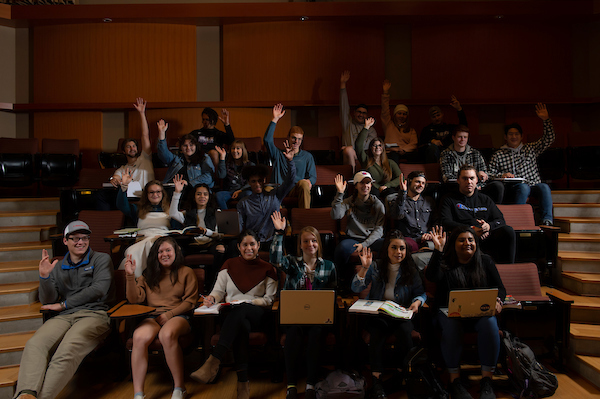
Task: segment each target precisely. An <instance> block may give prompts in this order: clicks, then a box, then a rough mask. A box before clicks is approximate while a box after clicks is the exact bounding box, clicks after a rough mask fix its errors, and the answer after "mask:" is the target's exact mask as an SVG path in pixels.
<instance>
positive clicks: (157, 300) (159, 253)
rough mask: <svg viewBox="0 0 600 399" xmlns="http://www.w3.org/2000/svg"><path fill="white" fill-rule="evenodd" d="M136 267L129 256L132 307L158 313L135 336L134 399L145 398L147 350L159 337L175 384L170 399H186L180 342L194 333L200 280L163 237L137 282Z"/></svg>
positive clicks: (127, 270)
mask: <svg viewBox="0 0 600 399" xmlns="http://www.w3.org/2000/svg"><path fill="white" fill-rule="evenodd" d="M135 263H136V262H135V260H132V259H131V255H128V256H127V261H126V262H125V275H126V278H127V300H128V301H129V302H131V303H142V302H145V303H146V304H148V306H152V307H154V308H156V311H155V312H154V313H153V314H151V315H150V316H149V317H147V318H146V319H144V320H143V321H142V322H141V323H140V324H139V325H138V327H137V328H136V329H135V331H134V332H133V349H132V351H131V374H132V377H133V389H134V392H135V396H134V399H143V398H144V381H145V379H146V371H147V370H148V346H149V345H150V343H152V341H154V339H155V338H156V336H157V335H158V339H159V340H160V342H161V344H162V346H163V349H164V351H165V358H166V360H167V365H168V366H169V370H171V374H172V375H173V381H174V383H175V388H174V390H173V395H172V396H171V399H183V398H185V396H186V391H185V383H184V375H183V353H182V351H181V347H180V346H179V342H178V339H179V336H181V335H183V334H187V333H189V332H190V330H191V326H190V316H191V312H192V310H193V309H194V308H195V307H196V302H197V301H198V280H197V279H196V276H195V274H194V272H193V271H192V269H190V268H189V267H187V266H183V265H182V263H183V255H182V253H181V248H179V245H177V243H176V242H175V240H174V239H173V238H172V237H160V238H159V239H157V240H156V241H155V242H154V245H152V248H151V249H150V254H149V255H148V265H147V267H146V269H145V270H144V272H143V273H142V275H141V276H140V277H138V278H137V280H136V278H135V268H136V264H135Z"/></svg>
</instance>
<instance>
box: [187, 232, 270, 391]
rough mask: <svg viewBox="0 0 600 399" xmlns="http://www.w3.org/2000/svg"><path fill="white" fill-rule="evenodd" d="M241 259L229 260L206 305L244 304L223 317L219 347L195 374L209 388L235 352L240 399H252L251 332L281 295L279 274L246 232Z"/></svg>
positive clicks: (255, 237) (226, 312) (223, 314)
mask: <svg viewBox="0 0 600 399" xmlns="http://www.w3.org/2000/svg"><path fill="white" fill-rule="evenodd" d="M240 239H241V241H240V243H239V244H238V249H239V251H240V256H239V257H237V258H233V259H229V260H227V261H226V262H225V263H224V264H223V267H222V268H221V271H220V272H219V275H218V277H217V282H216V283H215V287H214V288H213V290H212V292H211V293H210V295H209V296H207V297H206V298H205V299H204V304H205V305H207V306H212V305H213V304H215V303H219V302H221V301H223V300H224V301H225V302H232V301H238V300H240V301H244V303H241V304H239V305H235V306H231V307H229V309H227V310H226V311H224V312H222V313H221V319H222V324H221V333H220V336H219V343H218V344H217V346H215V347H214V349H213V351H212V354H211V355H210V357H209V358H208V359H207V360H206V362H205V363H204V365H202V367H200V368H199V369H198V370H196V371H194V372H193V373H192V374H191V377H192V379H194V380H196V381H198V382H201V383H203V384H207V383H209V382H211V381H212V380H214V379H215V377H216V376H217V373H218V371H219V365H220V364H221V361H222V360H223V359H224V357H225V355H226V354H227V352H229V351H230V350H233V357H234V359H235V366H234V367H235V371H236V372H237V380H238V383H237V397H238V399H248V398H249V397H250V385H249V383H248V344H249V336H250V332H251V331H256V330H257V329H258V328H260V327H261V326H262V325H263V324H264V318H265V316H266V315H267V313H268V310H269V308H270V306H271V304H272V303H273V298H274V297H275V293H276V292H277V273H276V271H275V269H274V267H273V266H272V265H271V264H270V263H268V262H265V261H264V260H262V259H260V258H259V257H258V249H259V242H258V237H257V236H256V234H255V233H254V232H252V231H250V230H245V231H244V232H242V233H241V234H240Z"/></svg>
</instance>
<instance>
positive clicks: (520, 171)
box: [489, 103, 556, 226]
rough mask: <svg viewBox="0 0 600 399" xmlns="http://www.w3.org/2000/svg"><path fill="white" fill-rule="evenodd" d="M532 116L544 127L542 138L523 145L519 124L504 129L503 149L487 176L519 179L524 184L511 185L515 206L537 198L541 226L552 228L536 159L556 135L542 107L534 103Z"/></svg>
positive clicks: (549, 205) (549, 203)
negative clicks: (504, 141) (504, 142)
mask: <svg viewBox="0 0 600 399" xmlns="http://www.w3.org/2000/svg"><path fill="white" fill-rule="evenodd" d="M535 112H536V114H537V116H538V117H539V118H540V119H541V120H542V121H543V124H544V134H543V136H542V138H540V139H539V140H537V141H534V142H533V143H528V144H523V142H522V139H523V129H522V128H521V126H520V125H519V124H517V123H513V124H512V125H506V126H504V139H505V140H506V145H504V146H502V147H500V149H499V150H498V151H496V152H495V153H494V155H492V159H491V161H490V168H489V169H490V174H491V175H492V176H494V177H522V178H523V179H524V180H525V182H524V183H520V184H515V185H514V188H513V190H512V191H514V196H515V203H517V204H524V203H526V202H527V198H528V197H529V194H530V193H531V194H532V195H534V196H536V197H538V198H539V201H540V210H541V213H542V224H543V225H546V226H552V223H553V218H552V193H551V191H550V187H549V186H548V185H547V184H546V183H542V179H541V178H540V171H539V169H538V165H537V158H538V157H539V156H540V155H541V154H542V152H544V151H545V150H546V149H547V148H548V147H550V145H552V143H553V142H554V139H555V138H556V134H555V133H554V127H553V126H552V120H550V117H549V116H548V110H547V109H546V105H544V104H542V103H538V104H537V105H536V107H535ZM511 188H512V187H511Z"/></svg>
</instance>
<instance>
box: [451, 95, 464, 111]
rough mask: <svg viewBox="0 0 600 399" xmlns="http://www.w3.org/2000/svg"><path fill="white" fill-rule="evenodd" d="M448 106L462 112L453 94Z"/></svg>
mask: <svg viewBox="0 0 600 399" xmlns="http://www.w3.org/2000/svg"><path fill="white" fill-rule="evenodd" d="M450 105H451V106H452V108H454V109H455V110H457V111H460V110H462V107H461V105H460V101H458V99H457V98H456V96H455V95H454V94H453V95H452V97H450Z"/></svg>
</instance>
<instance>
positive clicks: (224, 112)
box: [219, 108, 229, 126]
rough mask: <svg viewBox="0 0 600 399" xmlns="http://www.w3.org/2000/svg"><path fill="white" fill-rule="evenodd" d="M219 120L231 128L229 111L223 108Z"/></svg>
mask: <svg viewBox="0 0 600 399" xmlns="http://www.w3.org/2000/svg"><path fill="white" fill-rule="evenodd" d="M219 120H220V121H221V122H223V124H224V125H225V126H229V111H227V110H226V109H225V108H223V109H222V110H221V116H219Z"/></svg>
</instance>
